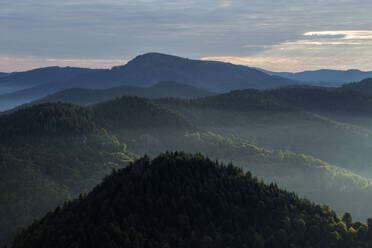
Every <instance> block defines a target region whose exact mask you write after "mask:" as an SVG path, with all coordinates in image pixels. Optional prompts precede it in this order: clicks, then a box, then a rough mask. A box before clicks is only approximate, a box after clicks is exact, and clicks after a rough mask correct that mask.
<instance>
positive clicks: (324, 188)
mask: <svg viewBox="0 0 372 248" xmlns="http://www.w3.org/2000/svg"><path fill="white" fill-rule="evenodd" d="M231 94H232V95H231ZM231 94H225V95H221V96H215V97H207V98H200V99H196V100H177V99H166V100H156V101H153V100H149V99H145V98H140V97H128V96H124V97H121V98H118V99H115V100H112V101H107V102H103V103H98V104H95V105H92V106H88V107H79V106H76V105H72V104H65V103H46V104H41V105H35V106H32V107H28V108H24V109H20V110H18V111H16V112H14V113H9V114H5V115H2V116H0V124H1V126H2V127H4V128H3V129H2V130H1V131H0V136H1V141H0V155H1V156H0V158H1V163H0V164H1V168H0V170H1V177H2V181H1V183H0V190H1V196H2V197H1V202H3V203H4V204H2V205H0V211H1V212H2V215H1V216H2V220H1V222H0V226H1V230H2V233H1V235H2V237H3V238H5V237H7V236H8V235H10V234H11V233H12V231H14V230H15V229H16V228H19V227H22V226H24V225H25V224H27V223H30V221H31V220H32V219H33V218H36V217H40V216H41V215H42V214H43V213H45V212H46V211H47V210H48V209H51V208H53V207H54V206H56V205H57V204H59V203H61V202H62V201H63V200H66V199H70V198H72V197H75V196H77V195H78V194H79V193H83V192H86V191H88V190H89V189H91V188H92V187H93V186H94V185H96V184H97V182H99V181H100V180H101V179H102V177H103V176H104V175H106V174H107V173H108V172H109V171H111V169H112V168H122V167H124V166H126V165H127V164H128V162H129V161H132V160H133V159H134V158H136V157H138V156H141V155H144V154H148V155H150V156H156V155H158V154H159V153H162V152H164V151H166V150H169V151H175V150H184V151H187V152H192V153H197V152H201V153H203V154H206V155H208V156H210V157H211V158H213V159H218V160H220V161H224V162H234V163H235V164H236V165H238V166H240V167H242V168H243V169H244V170H245V171H246V170H250V171H252V172H253V173H254V174H255V175H257V176H258V177H259V178H262V179H264V180H265V181H266V182H272V181H275V182H277V183H278V184H279V185H280V186H281V187H285V188H287V189H289V190H295V191H296V192H297V193H299V194H300V195H301V196H306V197H309V198H310V199H311V200H315V201H316V202H318V203H325V204H330V205H331V206H332V207H334V209H336V211H337V212H338V213H343V212H346V211H350V212H353V213H355V214H354V216H355V218H357V219H359V220H361V219H366V218H367V217H369V216H371V214H370V213H371V212H370V209H372V205H371V203H370V201H369V195H370V194H371V193H372V184H371V181H370V180H369V179H368V178H365V177H362V176H360V175H358V174H355V173H353V172H351V171H350V170H346V169H342V168H340V167H337V166H334V165H331V164H330V163H326V162H323V161H321V160H318V159H316V158H314V157H310V156H306V155H301V154H296V153H293V152H291V151H288V150H285V149H274V150H271V149H265V148H261V146H259V145H257V143H258V142H257V140H255V139H253V138H252V137H253V136H252V137H249V136H248V135H247V136H245V135H246V134H247V133H248V131H249V130H250V129H252V130H254V128H257V126H259V125H263V124H265V121H264V120H266V122H270V123H271V124H272V125H277V123H282V124H283V125H284V123H285V121H288V120H291V119H292V120H298V118H299V117H300V118H302V120H303V121H308V122H309V125H310V126H311V125H313V124H314V123H318V124H317V125H318V126H316V127H317V128H320V127H322V128H328V129H324V130H325V131H327V132H331V131H332V130H333V131H332V132H336V131H337V130H338V131H337V132H336V133H335V135H336V134H337V135H338V134H343V135H346V134H347V135H348V136H345V137H348V138H350V139H351V138H353V137H363V135H364V134H367V136H366V137H365V139H366V140H368V135H369V134H368V131H366V130H364V129H361V128H356V127H352V128H351V129H349V127H348V126H346V127H345V126H343V125H341V124H340V123H335V122H332V121H329V120H324V119H323V117H319V116H315V117H314V114H309V113H304V112H301V111H299V110H298V109H296V108H294V107H292V106H289V105H287V104H283V103H282V102H280V101H278V100H277V98H275V97H274V96H272V95H268V96H266V95H265V94H266V93H264V92H260V91H251V94H246V92H244V91H239V92H233V93H231ZM234 94H235V95H234ZM231 96H233V97H231ZM170 108H171V109H170ZM186 110H187V111H186ZM274 110H275V111H274ZM221 111H222V112H221ZM264 116H266V119H264ZM213 118H214V119H213ZM314 120H316V121H314ZM255 121H257V123H255ZM229 124H231V126H229ZM240 124H241V126H239V125H240ZM219 125H221V126H219ZM223 125H226V126H225V127H226V129H222V126H223ZM266 125H268V124H266ZM322 125H323V126H322ZM265 127H266V128H267V126H263V128H262V129H261V130H264V128H265ZM305 127H306V126H305ZM235 128H236V129H235ZM245 129H247V130H245ZM305 130H308V129H305ZM340 130H341V131H340ZM237 131H238V132H241V134H239V135H237V133H235V132H237ZM268 131H269V130H267V131H266V132H267V133H265V132H262V133H263V134H266V135H268V134H269V132H268ZM274 131H275V129H272V133H273V134H275V132H274ZM276 131H277V130H276ZM303 131H304V130H302V132H303ZM320 131H322V129H317V132H320ZM296 132H298V135H299V134H300V129H298V130H296ZM365 132H366V133H365ZM344 133H346V134H344ZM257 134H260V135H262V134H261V133H257ZM331 134H332V133H331ZM310 135H311V134H309V139H310ZM328 135H329V134H328ZM353 135H354V136H353ZM267 137H269V136H267ZM273 137H274V138H275V136H273ZM277 137H278V136H277ZM288 137H290V136H287V139H288ZM313 137H314V135H312V138H313ZM327 137H329V136H327ZM345 137H343V138H345ZM345 139H346V138H345ZM289 141H291V142H293V140H290V139H288V140H287V141H286V142H287V143H285V142H283V144H291V143H289ZM10 185H13V186H12V187H11V188H10V189H11V190H9V186H10ZM15 185H17V187H15ZM30 185H31V186H30Z"/></svg>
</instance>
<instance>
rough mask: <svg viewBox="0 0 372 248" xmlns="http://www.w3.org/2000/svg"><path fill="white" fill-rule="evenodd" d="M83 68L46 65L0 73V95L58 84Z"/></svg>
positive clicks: (75, 74) (86, 70)
mask: <svg viewBox="0 0 372 248" xmlns="http://www.w3.org/2000/svg"><path fill="white" fill-rule="evenodd" d="M90 71H92V70H91V69H85V68H74V67H58V66H53V67H46V68H39V69H35V70H30V71H24V72H13V73H0V95H2V94H6V93H10V92H14V91H18V90H23V89H29V88H33V87H37V86H40V85H45V84H50V83H54V84H58V83H59V82H64V81H66V80H70V79H71V78H73V77H75V76H77V75H79V74H82V73H86V72H90Z"/></svg>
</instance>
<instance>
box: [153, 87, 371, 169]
mask: <svg viewBox="0 0 372 248" xmlns="http://www.w3.org/2000/svg"><path fill="white" fill-rule="evenodd" d="M282 91H283V92H284V93H285V92H289V91H286V90H285V89H283V90H282V89H279V90H276V91H275V90H274V92H271V91H257V90H244V91H234V92H231V93H227V94H222V95H216V96H210V97H205V98H201V99H193V100H181V99H159V100H156V102H157V103H158V104H160V105H162V106H164V107H167V108H170V109H172V110H173V111H176V112H179V113H181V114H183V115H184V116H185V117H186V118H188V119H189V120H190V121H191V122H193V123H195V124H196V125H199V126H201V127H203V128H206V129H208V130H211V131H214V132H217V133H220V134H222V135H224V136H226V135H235V136H238V137H240V138H245V139H247V140H249V141H250V142H251V143H254V144H257V145H258V146H261V147H265V148H270V149H288V150H291V151H294V152H297V153H303V154H307V155H311V156H314V157H316V158H319V159H322V160H324V161H327V162H329V163H331V164H336V165H338V166H342V167H344V168H347V169H349V170H352V171H354V172H356V173H362V174H363V175H372V174H371V166H370V161H371V159H372V157H371V154H370V152H369V151H370V149H371V147H372V132H371V130H370V129H367V128H363V127H360V126H357V125H354V124H353V125H352V124H349V123H347V122H340V121H335V120H333V119H330V118H329V117H327V116H323V115H320V114H317V113H312V112H309V110H307V109H305V110H303V109H301V104H300V103H299V104H295V103H297V102H290V101H284V100H283V99H284V97H278V95H279V94H280V93H281V92H282ZM306 92H307V91H306V90H304V94H305V96H302V95H300V94H299V95H296V94H291V95H290V96H292V97H293V98H294V99H297V98H299V99H300V100H299V102H300V101H301V100H302V98H301V97H303V99H307V98H306V96H308V95H307V93H306ZM326 94H327V93H326ZM341 94H349V93H341ZM320 96H321V95H320ZM309 99H313V98H311V97H309ZM322 99H323V100H326V98H322ZM370 99H372V98H370ZM313 100H314V106H316V105H317V102H316V101H317V100H316V98H314V99H313ZM339 101H344V102H343V105H344V106H346V105H347V103H348V102H347V99H344V100H343V99H342V98H339ZM318 102H319V101H318ZM304 103H308V104H309V105H310V106H312V105H311V104H312V101H308V100H305V101H304ZM332 106H333V105H329V107H330V108H331V107H332ZM341 109H342V108H341ZM347 109H348V108H347V107H345V110H347ZM350 112H352V111H350ZM350 112H348V113H350ZM345 118H346V117H345ZM356 157H357V158H356ZM364 173H367V174H364Z"/></svg>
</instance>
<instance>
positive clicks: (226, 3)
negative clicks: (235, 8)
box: [218, 1, 232, 8]
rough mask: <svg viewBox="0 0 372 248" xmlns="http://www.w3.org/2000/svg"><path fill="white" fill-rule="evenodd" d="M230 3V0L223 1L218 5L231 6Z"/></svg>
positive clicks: (221, 6)
mask: <svg viewBox="0 0 372 248" xmlns="http://www.w3.org/2000/svg"><path fill="white" fill-rule="evenodd" d="M231 5H232V2H231V1H223V2H221V3H220V4H219V5H218V7H220V8H227V7H231Z"/></svg>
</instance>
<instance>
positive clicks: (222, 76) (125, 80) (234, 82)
mask: <svg viewBox="0 0 372 248" xmlns="http://www.w3.org/2000/svg"><path fill="white" fill-rule="evenodd" d="M160 81H176V82H182V83H185V84H188V85H191V86H193V87H198V88H203V89H206V90H209V91H212V92H227V91H230V90H236V89H247V88H256V89H267V88H276V87H280V86H286V85H292V84H296V82H295V81H293V80H290V79H286V78H281V77H278V76H270V75H267V74H265V73H263V72H260V71H258V70H256V69H252V68H249V67H246V66H239V65H233V64H229V63H222V62H213V61H201V60H191V59H186V58H181V57H176V56H171V55H165V54H159V53H148V54H144V55H140V56H138V57H136V58H134V59H133V60H131V61H130V62H128V63H127V64H126V65H123V66H118V67H114V68H112V69H97V70H91V69H83V68H71V67H65V68H61V67H48V68H41V69H36V70H32V71H26V72H16V73H10V74H9V75H5V76H3V77H1V78H0V110H6V109H9V108H12V107H14V106H17V105H20V104H24V103H27V102H31V101H34V100H36V99H39V98H41V97H45V96H47V95H49V94H53V93H56V92H58V91H62V90H65V89H71V88H87V89H107V88H112V87H118V86H123V85H131V86H138V87H150V86H153V85H154V84H156V83H158V82H160Z"/></svg>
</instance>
